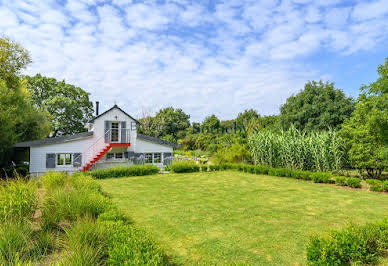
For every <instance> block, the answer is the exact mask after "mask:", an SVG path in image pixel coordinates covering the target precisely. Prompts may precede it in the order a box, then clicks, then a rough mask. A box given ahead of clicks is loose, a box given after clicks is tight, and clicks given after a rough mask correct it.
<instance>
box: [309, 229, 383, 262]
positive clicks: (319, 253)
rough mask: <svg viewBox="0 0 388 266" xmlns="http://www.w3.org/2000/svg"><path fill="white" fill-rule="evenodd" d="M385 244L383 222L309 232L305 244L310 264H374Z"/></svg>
mask: <svg viewBox="0 0 388 266" xmlns="http://www.w3.org/2000/svg"><path fill="white" fill-rule="evenodd" d="M387 245H388V225H387V223H376V224H368V225H364V226H355V225H352V226H349V227H348V228H346V229H343V230H333V231H331V232H330V233H329V234H328V235H313V236H312V237H311V238H310V241H309V243H308V245H307V260H308V262H309V264H310V265H354V264H356V265H361V264H362V265H364V264H368V265H369V264H375V263H376V262H377V259H378V257H379V256H381V255H382V254H383V250H384V249H385V248H387Z"/></svg>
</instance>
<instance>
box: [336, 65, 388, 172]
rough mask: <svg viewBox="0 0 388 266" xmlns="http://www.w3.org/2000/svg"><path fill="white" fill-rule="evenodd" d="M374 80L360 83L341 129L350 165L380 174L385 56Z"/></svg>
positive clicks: (385, 150)
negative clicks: (353, 106) (359, 92)
mask: <svg viewBox="0 0 388 266" xmlns="http://www.w3.org/2000/svg"><path fill="white" fill-rule="evenodd" d="M378 74H379V78H378V80H377V81H376V82H373V83H371V84H369V85H366V86H363V87H361V92H362V93H361V94H360V96H359V98H358V101H357V103H356V109H355V111H354V112H353V114H352V116H351V117H350V119H348V120H347V121H345V123H344V124H343V128H342V130H341V132H342V134H343V136H344V137H345V139H346V143H347V146H348V149H349V152H348V154H349V159H350V162H351V164H352V166H354V167H357V168H358V169H360V170H361V171H367V173H368V175H369V176H371V177H378V176H380V174H381V172H382V171H383V170H384V169H387V168H388V156H387V154H388V58H387V59H386V60H385V64H383V65H380V66H379V68H378Z"/></svg>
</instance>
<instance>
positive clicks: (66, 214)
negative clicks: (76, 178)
mask: <svg viewBox="0 0 388 266" xmlns="http://www.w3.org/2000/svg"><path fill="white" fill-rule="evenodd" d="M110 205H111V202H110V201H109V200H108V199H107V198H106V197H104V196H103V195H102V194H101V193H99V192H95V191H90V190H87V189H80V190H78V189H75V188H68V189H62V190H56V191H54V192H53V193H51V194H50V195H48V196H47V197H46V198H45V201H44V202H43V206H42V220H43V227H44V228H45V229H48V228H55V227H57V226H58V225H59V224H60V223H61V222H63V221H75V220H77V218H80V217H85V216H90V217H95V218H97V216H98V215H99V214H101V213H103V212H105V210H107V209H108V208H109V207H110Z"/></svg>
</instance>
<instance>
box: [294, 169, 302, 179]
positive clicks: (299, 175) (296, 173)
mask: <svg viewBox="0 0 388 266" xmlns="http://www.w3.org/2000/svg"><path fill="white" fill-rule="evenodd" d="M304 172H305V171H300V170H293V171H291V177H293V178H296V179H303V175H304Z"/></svg>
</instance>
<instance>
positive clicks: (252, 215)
mask: <svg viewBox="0 0 388 266" xmlns="http://www.w3.org/2000/svg"><path fill="white" fill-rule="evenodd" d="M99 182H100V183H101V184H102V185H103V188H104V190H105V191H106V192H108V193H109V194H110V195H112V197H113V200H114V201H115V202H117V203H118V205H119V206H120V207H121V209H122V210H124V211H125V212H126V213H127V214H128V215H129V216H130V217H132V218H133V219H134V221H135V222H136V223H138V224H139V225H140V226H142V227H144V228H145V229H146V230H147V231H149V232H151V233H152V234H153V236H154V237H155V239H156V241H157V242H159V243H160V245H161V246H162V247H163V248H164V249H165V250H166V251H167V253H168V254H169V255H171V256H172V257H173V258H174V259H175V261H176V262H177V263H185V264H196V263H199V264H231V263H243V264H267V265H268V264H282V265H299V264H305V263H306V258H305V257H306V256H305V246H306V243H307V240H308V236H309V234H311V233H312V232H324V231H327V230H329V229H330V228H338V227H342V226H344V225H346V223H350V222H354V223H366V222H370V221H375V220H379V219H382V218H383V216H384V215H385V214H387V210H388V195H387V194H380V193H374V192H367V191H360V190H351V189H346V188H341V187H336V186H334V185H323V184H313V183H310V182H306V181H301V180H295V179H288V178H281V177H272V176H260V175H253V174H246V173H242V172H236V171H222V172H210V173H192V174H157V175H153V176H144V177H128V178H117V179H105V180H101V181H99Z"/></svg>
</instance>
